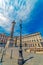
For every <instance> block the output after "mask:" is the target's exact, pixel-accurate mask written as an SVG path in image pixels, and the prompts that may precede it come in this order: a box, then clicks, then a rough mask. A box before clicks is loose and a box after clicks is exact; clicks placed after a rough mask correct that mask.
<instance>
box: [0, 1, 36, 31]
mask: <svg viewBox="0 0 43 65" xmlns="http://www.w3.org/2000/svg"><path fill="white" fill-rule="evenodd" d="M18 1H19V3H18ZM9 2H11V0H0V8H2V9H3V13H1V12H0V26H2V27H3V28H4V29H5V30H6V31H10V28H11V21H12V20H14V19H15V20H16V22H17V21H19V19H22V20H25V19H26V18H27V17H28V15H29V17H30V13H31V11H32V10H33V8H34V5H35V3H36V2H37V0H12V2H13V4H9ZM24 3H25V4H24ZM15 7H16V8H17V10H16V9H15Z"/></svg>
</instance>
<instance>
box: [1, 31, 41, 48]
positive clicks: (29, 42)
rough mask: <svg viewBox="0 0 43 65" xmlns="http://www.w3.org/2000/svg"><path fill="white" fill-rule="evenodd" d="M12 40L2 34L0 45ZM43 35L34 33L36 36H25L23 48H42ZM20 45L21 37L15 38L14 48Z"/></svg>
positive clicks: (23, 37)
mask: <svg viewBox="0 0 43 65" xmlns="http://www.w3.org/2000/svg"><path fill="white" fill-rule="evenodd" d="M8 39H10V36H9V37H8V36H6V35H5V34H0V43H7V40H8ZM41 40H42V37H41V34H40V33H39V32H38V33H34V34H30V35H25V36H22V46H27V47H42V45H41ZM15 45H17V46H19V45H20V37H19V36H16V37H14V46H15Z"/></svg>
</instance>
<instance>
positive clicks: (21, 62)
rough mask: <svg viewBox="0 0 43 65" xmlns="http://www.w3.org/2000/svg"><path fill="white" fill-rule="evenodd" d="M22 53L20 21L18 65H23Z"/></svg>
mask: <svg viewBox="0 0 43 65" xmlns="http://www.w3.org/2000/svg"><path fill="white" fill-rule="evenodd" d="M22 52H23V50H22V20H20V48H19V59H18V65H23V62H24V59H23V53H22Z"/></svg>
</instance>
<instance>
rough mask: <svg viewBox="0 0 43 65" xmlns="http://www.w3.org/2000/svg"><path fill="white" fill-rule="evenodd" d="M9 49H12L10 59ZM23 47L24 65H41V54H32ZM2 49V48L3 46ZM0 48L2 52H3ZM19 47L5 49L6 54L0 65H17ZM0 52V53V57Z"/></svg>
mask: <svg viewBox="0 0 43 65" xmlns="http://www.w3.org/2000/svg"><path fill="white" fill-rule="evenodd" d="M11 49H13V51H12V54H13V55H12V59H11V58H10V57H11ZM24 49H25V48H24V47H23V57H24V59H25V63H24V65H43V54H34V53H27V52H25V50H24ZM3 50H4V48H3ZM3 50H2V52H3ZM18 51H19V47H14V48H8V49H7V50H6V54H5V55H4V56H3V62H2V63H0V65H18V57H19V52H18ZM1 56H2V53H0V59H1Z"/></svg>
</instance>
